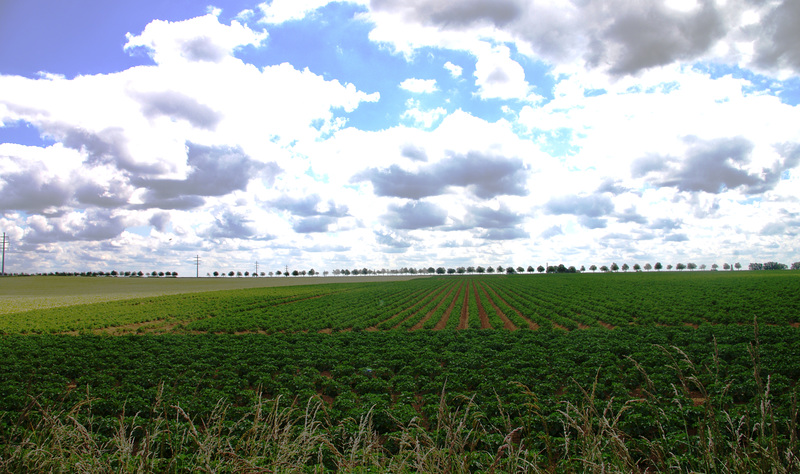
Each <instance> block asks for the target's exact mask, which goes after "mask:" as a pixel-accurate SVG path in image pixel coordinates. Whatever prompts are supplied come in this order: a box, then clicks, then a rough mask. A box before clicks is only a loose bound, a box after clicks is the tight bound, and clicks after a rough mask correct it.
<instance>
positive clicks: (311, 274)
mask: <svg viewBox="0 0 800 474" xmlns="http://www.w3.org/2000/svg"><path fill="white" fill-rule="evenodd" d="M316 274H317V272H315V271H314V269H313V268H312V269H311V270H309V271H308V276H312V277H313V276H314V275H316Z"/></svg>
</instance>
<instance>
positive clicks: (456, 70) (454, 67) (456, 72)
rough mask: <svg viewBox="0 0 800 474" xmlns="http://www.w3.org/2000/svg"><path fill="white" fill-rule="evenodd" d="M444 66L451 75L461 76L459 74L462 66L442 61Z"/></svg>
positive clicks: (462, 69)
mask: <svg viewBox="0 0 800 474" xmlns="http://www.w3.org/2000/svg"><path fill="white" fill-rule="evenodd" d="M444 68H445V69H447V72H449V73H450V75H451V76H453V77H461V74H462V73H463V72H464V68H462V67H461V66H457V65H455V64H453V63H451V62H450V61H447V62H446V63H444Z"/></svg>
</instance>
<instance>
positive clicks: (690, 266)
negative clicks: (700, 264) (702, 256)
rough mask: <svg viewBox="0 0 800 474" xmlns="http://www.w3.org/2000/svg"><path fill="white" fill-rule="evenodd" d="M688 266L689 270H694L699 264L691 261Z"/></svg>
mask: <svg viewBox="0 0 800 474" xmlns="http://www.w3.org/2000/svg"><path fill="white" fill-rule="evenodd" d="M686 268H688V269H689V270H694V269H695V268H697V264H696V263H692V262H689V263H687V264H686Z"/></svg>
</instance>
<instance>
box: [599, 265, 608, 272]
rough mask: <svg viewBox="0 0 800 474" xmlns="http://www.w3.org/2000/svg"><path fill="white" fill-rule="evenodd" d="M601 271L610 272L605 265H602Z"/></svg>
mask: <svg viewBox="0 0 800 474" xmlns="http://www.w3.org/2000/svg"><path fill="white" fill-rule="evenodd" d="M600 271H601V272H607V271H608V267H607V266H605V265H602V266H601V267H600Z"/></svg>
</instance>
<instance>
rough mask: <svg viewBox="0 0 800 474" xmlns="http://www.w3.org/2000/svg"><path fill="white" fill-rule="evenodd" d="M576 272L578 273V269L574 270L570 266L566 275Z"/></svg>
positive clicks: (572, 266) (573, 267)
mask: <svg viewBox="0 0 800 474" xmlns="http://www.w3.org/2000/svg"><path fill="white" fill-rule="evenodd" d="M577 272H578V269H577V268H575V266H574V265H570V266H569V268H567V273H577Z"/></svg>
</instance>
